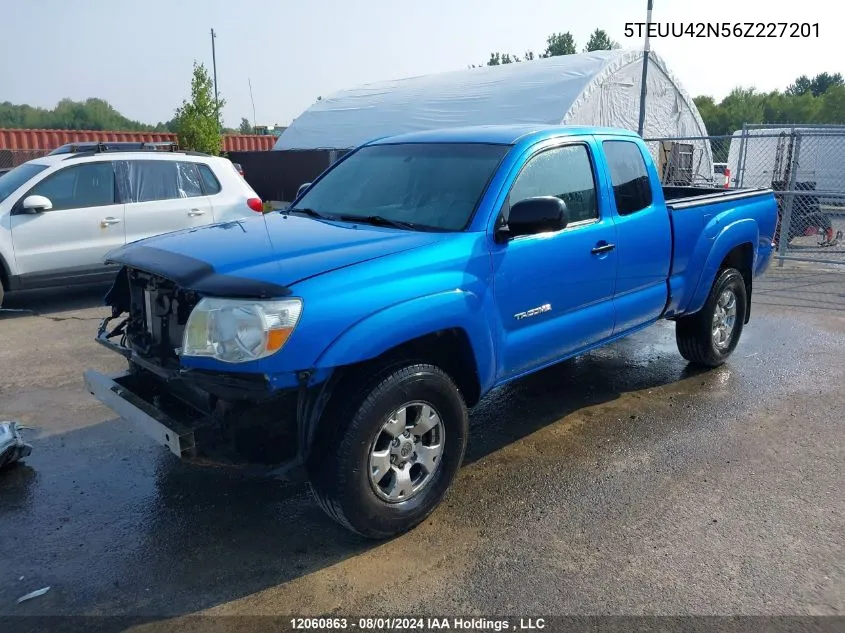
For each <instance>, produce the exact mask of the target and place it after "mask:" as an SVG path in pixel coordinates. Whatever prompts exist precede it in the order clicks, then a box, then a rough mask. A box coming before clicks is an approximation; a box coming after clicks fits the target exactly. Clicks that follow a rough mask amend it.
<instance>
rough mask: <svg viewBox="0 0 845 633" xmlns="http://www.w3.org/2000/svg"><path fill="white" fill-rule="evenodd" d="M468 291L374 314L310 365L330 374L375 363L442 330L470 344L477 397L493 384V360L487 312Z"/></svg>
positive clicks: (405, 303) (406, 303) (421, 299)
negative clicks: (463, 336)
mask: <svg viewBox="0 0 845 633" xmlns="http://www.w3.org/2000/svg"><path fill="white" fill-rule="evenodd" d="M484 308H485V306H484V305H483V302H482V301H481V299H480V298H479V297H478V296H477V295H476V294H473V293H471V292H466V291H463V290H451V291H448V292H441V293H437V294H432V295H426V296H423V297H417V298H415V299H410V300H408V301H403V302H402V303H398V304H394V305H392V306H389V307H387V308H384V309H382V310H380V311H378V312H375V313H373V314H371V315H369V316H367V317H365V318H364V319H362V320H360V321H358V322H357V323H355V324H353V325H352V326H350V327H349V328H347V329H346V330H345V331H344V332H342V333H341V334H340V335H339V336H338V337H337V338H335V340H334V341H332V342H331V343H330V344H329V345H328V346H326V348H325V349H324V350H323V352H322V353H321V354H320V356H319V357H318V358H317V359H316V361H315V363H314V368H315V369H329V368H334V367H339V366H342V365H351V364H354V363H358V362H361V361H365V360H370V359H372V358H376V357H378V356H380V355H381V354H383V353H384V352H386V351H388V350H390V349H392V348H394V347H396V346H398V345H401V344H403V343H407V342H408V341H412V340H414V339H417V338H420V337H422V336H426V335H428V334H434V333H435V332H440V331H443V330H451V329H456V328H457V329H460V330H462V331H463V332H464V333H465V334H466V335H467V339H468V340H469V344H470V347H471V349H472V354H473V356H474V360H475V366H476V370H477V372H478V381H479V385H480V387H481V392H482V393H484V392H485V391H486V390H487V389H489V387H490V386H491V385H492V383H493V381H494V379H495V373H496V355H495V345H494V342H493V336H492V332H493V330H492V328H491V327H490V324H489V321H488V314H489V311H487V310H485V309H484Z"/></svg>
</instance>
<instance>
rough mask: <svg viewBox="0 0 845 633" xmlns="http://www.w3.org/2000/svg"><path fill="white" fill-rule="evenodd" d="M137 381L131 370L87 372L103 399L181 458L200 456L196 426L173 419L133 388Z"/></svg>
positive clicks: (91, 386) (91, 389) (87, 382)
mask: <svg viewBox="0 0 845 633" xmlns="http://www.w3.org/2000/svg"><path fill="white" fill-rule="evenodd" d="M133 381H134V376H133V375H132V373H131V372H125V373H123V374H120V375H118V376H115V377H113V378H109V377H108V376H105V375H103V374H101V373H100V372H97V371H94V370H91V369H89V370H87V371H86V372H85V386H86V388H87V389H88V391H89V392H90V393H91V394H92V395H93V396H94V397H95V398H97V399H98V400H99V401H100V402H102V403H103V404H105V405H106V406H107V407H109V408H110V409H111V410H112V411H114V412H115V413H117V414H118V415H119V416H120V417H122V418H123V419H125V420H127V421H128V422H130V423H132V424H134V425H135V426H136V427H137V428H139V429H140V430H141V431H143V432H144V433H145V434H146V435H148V436H149V437H151V438H152V439H153V440H155V441H156V442H157V443H159V444H161V445H163V446H167V448H169V449H170V452H171V453H173V454H174V455H176V456H177V457H185V458H191V457H196V456H197V446H196V439H195V436H194V432H195V427H192V426H188V425H186V424H184V423H182V422H179V421H177V420H175V419H173V418H172V417H170V416H169V415H167V414H166V413H164V412H163V411H161V410H160V409H158V408H156V407H155V406H154V405H153V404H151V403H149V402H147V401H146V400H144V399H143V398H142V397H141V396H140V395H138V394H136V393H134V392H133V391H131V390H130V386H131V385H132V383H133Z"/></svg>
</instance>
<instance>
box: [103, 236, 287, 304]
mask: <svg viewBox="0 0 845 633" xmlns="http://www.w3.org/2000/svg"><path fill="white" fill-rule="evenodd" d="M106 262H107V263H117V264H123V265H124V266H128V267H129V268H137V269H138V270H141V271H144V272H148V273H152V274H154V275H158V276H160V277H164V278H165V279H169V280H170V281H172V282H174V283H175V284H176V285H178V286H179V287H180V288H181V289H182V290H193V291H194V292H198V293H200V294H202V295H207V296H211V297H228V298H232V299H271V298H275V297H286V296H288V295H290V294H291V290H290V288H288V287H287V286H283V285H280V284H274V283H271V282H269V281H260V280H257V279H246V278H244V277H236V276H232V275H221V274H219V273H217V272H216V271H215V270H214V267H213V266H212V265H211V264H209V263H207V262H204V261H202V260H199V259H195V258H193V257H188V256H187V255H181V254H179V253H173V252H171V251H166V250H162V249H159V248H155V247H154V246H143V245H140V244H129V245H127V246H124V247H122V248H119V249H118V250H116V251H113V252H112V253H111V254H110V255H109V257H108V259H107V260H106Z"/></svg>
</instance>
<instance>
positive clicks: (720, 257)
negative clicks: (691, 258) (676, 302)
mask: <svg viewBox="0 0 845 633" xmlns="http://www.w3.org/2000/svg"><path fill="white" fill-rule="evenodd" d="M706 233H707V229H705V233H704V235H705V239H706ZM759 240H760V229H759V227H758V226H757V222H756V221H755V220H753V219H751V218H745V219H743V220H738V221H736V222H733V223H731V224H728V225H727V226H725V228H724V229H722V231H721V232H720V233H719V234H718V235H717V236H716V238H715V239H714V240H713V246H712V247H711V249H710V253H709V255H708V256H707V259H706V260H705V262H704V265H703V266H702V267H701V274H700V275H699V278H698V283H697V284H696V286H695V291H694V292H693V293H692V295H691V298H690V301H689V303H688V304H687V306H686V309H685V310H684V312H686V313H688V314H691V313H694V312H698V311H699V310H701V308H702V306H704V302H705V301H707V295H709V294H710V288H711V287H712V286H713V282H714V281H715V280H716V275H717V274H718V272H719V267H720V266H721V265H722V262H723V261H724V260H725V257H727V256H728V253H730V252H731V251H732V250H733V249H735V248H736V247H737V246H740V245H742V244H751V248H752V251H753V259H752V262H751V270H752V272H753V271H754V265H755V263H756V260H757V245H758V243H759Z"/></svg>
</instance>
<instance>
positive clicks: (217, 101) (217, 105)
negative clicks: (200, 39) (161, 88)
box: [211, 0, 651, 127]
mask: <svg viewBox="0 0 845 633" xmlns="http://www.w3.org/2000/svg"><path fill="white" fill-rule="evenodd" d="M649 2H651V0H649ZM216 37H217V36H216V35H215V34H214V29H211V64H212V66H213V67H214V111H215V113H216V114H217V127H220V98H219V97H218V96H217V55H216V53H215V51H214V40H215V38H216Z"/></svg>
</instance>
